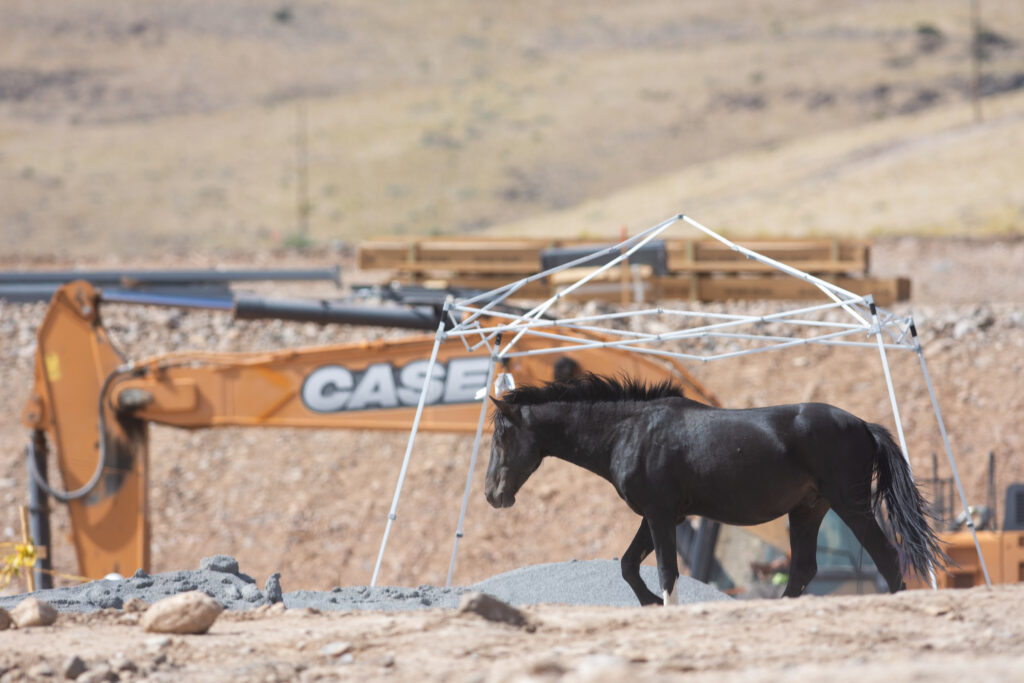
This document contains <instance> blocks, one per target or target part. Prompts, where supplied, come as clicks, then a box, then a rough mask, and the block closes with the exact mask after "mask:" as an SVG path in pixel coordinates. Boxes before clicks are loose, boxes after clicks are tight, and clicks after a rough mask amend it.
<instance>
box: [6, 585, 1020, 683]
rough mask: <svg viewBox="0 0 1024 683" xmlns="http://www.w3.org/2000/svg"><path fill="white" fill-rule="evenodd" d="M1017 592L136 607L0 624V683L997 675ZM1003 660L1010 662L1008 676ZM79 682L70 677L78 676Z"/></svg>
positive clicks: (1011, 638) (1010, 655)
mask: <svg viewBox="0 0 1024 683" xmlns="http://www.w3.org/2000/svg"><path fill="white" fill-rule="evenodd" d="M1022 608H1024V589H1022V588H1021V587H1020V586H1000V587H997V588H995V589H991V590H990V589H983V588H976V589H972V590H964V591H943V592H932V591H908V592H905V593H901V594H898V595H895V596H888V595H879V596H845V597H827V598H815V597H803V598H799V599H797V600H775V601H752V602H734V601H727V602H712V603H699V604H693V605H679V606H675V607H669V608H648V609H642V608H639V607H636V608H622V607H618V608H615V607H567V606H551V605H545V606H536V607H529V608H526V609H525V610H524V612H525V615H526V618H527V620H528V622H527V625H526V626H524V627H515V626H511V625H508V624H504V623H497V622H492V621H487V620H484V619H483V618H481V617H480V616H478V615H477V614H474V613H460V612H457V611H455V610H425V611H418V612H399V613H389V612H369V613H367V612H354V613H341V614H339V613H320V612H316V611H314V610H309V609H294V610H285V609H283V608H282V607H276V608H275V607H271V608H268V609H265V610H260V611H255V612H243V613H239V612H225V613H223V614H222V615H221V616H220V617H219V618H218V619H217V621H216V623H214V624H213V627H212V628H211V629H210V631H209V632H208V633H207V634H205V635H178V636H166V635H154V634H151V633H146V632H145V631H143V630H142V629H141V628H140V627H139V626H138V619H137V616H138V615H137V614H133V613H130V612H129V613H124V612H122V611H120V610H116V609H110V610H104V611H101V612H97V613H92V614H73V615H61V616H60V617H59V618H58V620H57V622H56V624H54V625H52V626H46V627H41V628H35V629H23V630H16V631H5V632H0V643H3V646H4V647H3V648H2V649H0V680H3V681H5V682H6V681H12V682H13V681H22V680H40V679H44V678H46V679H53V678H57V677H60V676H61V675H62V673H63V672H64V671H65V670H66V668H67V667H68V666H69V665H71V664H72V663H73V662H74V660H73V658H74V657H78V658H79V659H80V660H82V664H84V665H85V667H87V669H88V670H87V671H86V673H85V674H84V675H85V676H89V677H90V678H87V679H85V680H116V679H114V678H111V677H110V674H111V673H112V672H113V673H114V674H115V675H116V676H118V677H119V678H120V680H129V681H130V680H149V681H179V680H191V681H222V680H243V681H285V680H300V681H317V680H337V679H342V678H344V679H347V680H389V681H467V682H468V681H473V682H495V683H505V682H512V681H538V682H539V681H553V680H564V681H608V682H610V681H621V680H649V681H670V680H684V679H685V680H687V681H721V680H730V681H741V682H743V683H747V682H750V683H754V682H760V681H776V680H781V679H786V680H830V681H840V682H847V681H848V682H850V683H856V682H859V681H864V680H880V679H883V678H884V679H885V680H918V681H919V680H927V681H934V682H936V683H942V682H945V681H949V682H951V683H952V682H957V683H959V681H963V680H986V681H1013V680H1017V678H1018V677H1019V673H1020V671H1021V668H1022V667H1024V637H1022V636H1024V629H1022V626H1021V621H1020V619H1019V614H1020V611H1021V609H1022ZM1015 672H1016V673H1015ZM79 680H83V679H82V678H79Z"/></svg>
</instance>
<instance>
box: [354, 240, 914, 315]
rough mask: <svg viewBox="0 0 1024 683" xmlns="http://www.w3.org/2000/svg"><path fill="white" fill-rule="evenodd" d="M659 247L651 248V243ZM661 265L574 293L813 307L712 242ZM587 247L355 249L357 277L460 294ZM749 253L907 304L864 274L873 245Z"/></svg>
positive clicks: (778, 243) (541, 243)
mask: <svg viewBox="0 0 1024 683" xmlns="http://www.w3.org/2000/svg"><path fill="white" fill-rule="evenodd" d="M652 244H654V243H652ZM657 245H658V248H659V249H664V257H665V258H664V260H663V264H664V265H659V266H658V267H652V266H651V265H647V264H635V263H634V264H632V265H629V266H621V267H613V268H610V269H608V270H607V271H605V272H604V273H602V274H601V276H600V277H598V278H595V279H594V280H592V281H591V282H589V283H587V285H586V286H584V287H582V288H580V289H578V290H576V291H575V292H573V296H575V297H577V298H581V299H604V300H613V301H647V302H653V301H657V300H659V299H689V300H692V301H727V300H731V299H817V298H819V297H820V296H821V293H820V291H819V290H818V289H817V288H816V287H814V285H811V284H808V283H807V282H805V281H803V280H799V279H797V278H794V277H790V276H788V275H786V274H784V273H782V272H780V271H778V270H776V269H775V268H772V267H771V266H770V265H768V264H765V263H762V262H760V261H756V260H752V259H747V258H746V257H745V256H744V255H743V254H741V253H739V252H736V251H733V250H731V249H729V248H728V247H727V246H726V245H724V244H722V243H721V242H717V241H715V240H696V239H695V240H684V239H674V240H664V241H659V242H658V243H657ZM607 246H608V243H607V242H594V241H584V240H510V239H489V240H482V239H458V238H445V239H430V240H427V239H423V240H403V241H399V240H392V241H371V242H365V243H363V244H362V245H361V246H360V247H359V253H358V265H359V268H360V269H361V270H364V271H367V270H372V271H381V270H383V271H387V272H388V277H389V279H391V280H395V281H398V282H403V283H410V284H419V285H427V286H437V287H452V288H460V289H484V290H486V289H493V288H495V287H500V286H502V285H506V284H508V283H510V282H514V281H516V280H518V279H521V278H525V277H529V276H532V275H535V274H536V273H539V272H541V271H542V270H543V267H542V256H543V255H544V254H549V253H550V251H551V250H554V249H560V248H562V249H568V248H572V249H577V248H581V247H592V248H593V249H599V248H604V247H607ZM743 246H744V247H747V248H749V249H752V250H753V251H756V252H758V253H760V254H762V255H764V256H766V257H768V258H770V259H773V260H775V261H779V262H781V263H783V264H785V265H788V266H791V267H793V268H796V269H798V270H801V271H803V272H805V273H809V274H811V275H816V276H819V277H821V278H822V279H824V280H827V281H829V282H832V283H834V284H836V285H838V286H839V287H843V288H844V289H848V290H850V291H852V292H856V293H858V294H861V293H863V294H873V295H874V296H875V300H876V301H877V302H878V303H879V304H880V305H883V306H887V305H891V304H892V303H893V302H895V301H902V300H905V299H907V298H909V296H910V282H909V280H907V279H906V278H875V277H869V276H868V268H869V264H870V260H869V257H870V250H871V245H870V242H869V241H867V240H844V239H823V240H754V241H744V242H743ZM593 269H594V268H593V267H592V266H590V267H586V268H572V269H568V270H563V271H560V272H558V273H555V274H553V275H551V276H549V277H546V278H541V279H538V280H536V281H533V282H530V283H528V284H527V285H526V286H525V287H523V288H522V289H521V290H520V296H522V297H524V298H542V297H547V296H550V295H551V294H553V293H555V292H556V291H558V290H559V289H561V288H563V287H566V286H567V285H569V284H572V283H573V282H575V281H576V280H578V279H579V278H580V277H581V276H582V275H584V274H586V273H589V272H591V271H592V270H593Z"/></svg>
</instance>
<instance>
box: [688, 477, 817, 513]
mask: <svg viewBox="0 0 1024 683" xmlns="http://www.w3.org/2000/svg"><path fill="white" fill-rule="evenodd" d="M689 498H690V501H689V505H688V506H687V508H688V509H687V510H686V511H685V513H686V514H689V515H699V516H701V517H707V518H709V519H714V520H716V521H719V522H722V523H724V524H735V525H740V526H743V525H750V524H763V523H764V522H769V521H771V520H773V519H775V518H777V517H781V516H782V515H785V514H788V513H789V511H790V510H792V509H794V508H796V507H800V506H802V505H808V504H812V503H813V502H814V501H815V500H817V498H818V492H817V489H816V487H815V485H814V482H813V480H812V479H811V478H810V477H809V476H807V475H805V474H803V473H797V472H793V473H792V476H789V477H779V478H776V477H768V478H767V479H765V480H761V481H754V480H751V479H747V480H745V481H743V482H731V481H726V482H722V483H718V484H717V485H716V484H712V483H711V482H705V483H704V484H703V485H702V486H700V487H698V490H697V491H695V492H694V493H693V494H692V495H691V496H690V497H689Z"/></svg>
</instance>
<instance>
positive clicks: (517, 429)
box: [484, 398, 543, 508]
mask: <svg viewBox="0 0 1024 683" xmlns="http://www.w3.org/2000/svg"><path fill="white" fill-rule="evenodd" d="M491 400H492V401H493V402H494V406H495V413H494V436H493V438H492V439H491V462H490V464H488V465H487V482H486V485H485V486H484V496H486V497H487V502H488V503H490V504H491V505H492V506H493V507H496V508H507V507H512V504H513V503H515V502H516V493H517V492H518V491H519V488H520V487H521V486H522V485H523V484H524V483H526V480H527V479H528V478H529V477H530V475H531V474H533V473H534V471H536V469H537V468H538V467H540V461H541V458H542V457H543V455H542V453H541V452H540V450H539V449H538V447H537V442H536V437H535V436H534V433H533V430H532V429H531V428H530V416H529V414H528V407H524V406H520V405H514V404H511V403H506V402H504V401H501V400H499V399H494V398H492V399H491Z"/></svg>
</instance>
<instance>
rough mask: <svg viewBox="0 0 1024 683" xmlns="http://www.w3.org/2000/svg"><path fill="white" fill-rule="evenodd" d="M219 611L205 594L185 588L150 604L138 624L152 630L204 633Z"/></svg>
mask: <svg viewBox="0 0 1024 683" xmlns="http://www.w3.org/2000/svg"><path fill="white" fill-rule="evenodd" d="M223 611H224V608H223V607H221V604H220V603H219V602H217V601H216V600H214V599H213V598H211V597H210V596H209V595H207V594H206V593H200V592H199V591H189V592H188V593H179V594H178V595H172V596H171V597H169V598H164V599H163V600H159V601H157V602H155V603H153V604H152V605H150V607H149V609H147V610H146V612H145V614H143V615H142V622H141V623H142V628H143V629H145V630H146V631H150V632H152V633H206V632H207V631H208V630H209V629H210V627H211V626H213V622H215V621H216V620H217V617H218V616H219V615H220V613H221V612H223Z"/></svg>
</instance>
